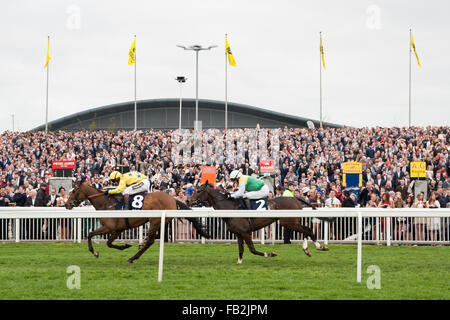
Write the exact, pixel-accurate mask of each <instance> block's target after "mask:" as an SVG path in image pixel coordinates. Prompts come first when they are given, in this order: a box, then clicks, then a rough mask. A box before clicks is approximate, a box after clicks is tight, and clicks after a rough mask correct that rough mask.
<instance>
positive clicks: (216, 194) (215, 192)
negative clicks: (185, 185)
mask: <svg viewBox="0 0 450 320" xmlns="http://www.w3.org/2000/svg"><path fill="white" fill-rule="evenodd" d="M206 187H207V188H208V187H209V190H210V192H211V195H212V196H213V197H215V198H219V200H222V199H225V200H228V199H227V197H226V196H225V195H224V194H223V193H222V192H220V191H219V190H216V189H214V187H213V186H212V185H210V184H208V185H207V186H206Z"/></svg>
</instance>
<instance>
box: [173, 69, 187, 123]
mask: <svg viewBox="0 0 450 320" xmlns="http://www.w3.org/2000/svg"><path fill="white" fill-rule="evenodd" d="M175 80H177V81H178V82H179V83H180V118H179V121H178V129H179V130H181V106H182V94H181V93H182V91H181V90H182V85H183V83H185V82H186V80H187V78H186V77H181V76H180V77H176V78H175Z"/></svg>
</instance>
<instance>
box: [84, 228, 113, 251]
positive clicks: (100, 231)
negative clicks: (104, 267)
mask: <svg viewBox="0 0 450 320" xmlns="http://www.w3.org/2000/svg"><path fill="white" fill-rule="evenodd" d="M107 233H109V229H108V228H107V227H105V226H101V227H100V228H98V229H96V230H94V231H91V232H89V235H88V246H89V251H90V252H92V254H93V255H94V256H95V257H96V258H98V252H97V251H95V250H94V248H93V247H92V237H93V236H98V235H102V234H107Z"/></svg>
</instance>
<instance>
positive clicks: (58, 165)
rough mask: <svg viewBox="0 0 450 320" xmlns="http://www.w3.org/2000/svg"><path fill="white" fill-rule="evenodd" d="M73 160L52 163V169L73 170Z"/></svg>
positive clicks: (74, 166)
mask: <svg viewBox="0 0 450 320" xmlns="http://www.w3.org/2000/svg"><path fill="white" fill-rule="evenodd" d="M75 168H76V165H75V160H62V161H52V169H53V170H54V169H75Z"/></svg>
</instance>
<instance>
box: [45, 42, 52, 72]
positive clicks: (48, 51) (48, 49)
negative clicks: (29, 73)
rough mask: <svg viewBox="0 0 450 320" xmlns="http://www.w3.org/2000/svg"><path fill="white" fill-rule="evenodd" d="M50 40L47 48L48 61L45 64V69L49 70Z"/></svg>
mask: <svg viewBox="0 0 450 320" xmlns="http://www.w3.org/2000/svg"><path fill="white" fill-rule="evenodd" d="M50 59H51V58H50V39H48V46H47V61H46V63H45V66H44V69H45V68H47V66H48V62H49V61H50Z"/></svg>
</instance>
